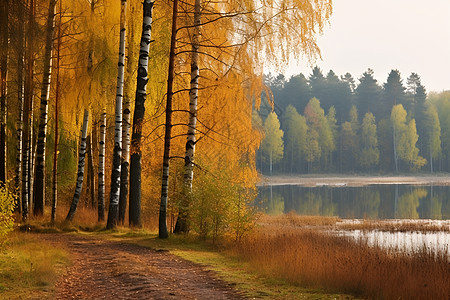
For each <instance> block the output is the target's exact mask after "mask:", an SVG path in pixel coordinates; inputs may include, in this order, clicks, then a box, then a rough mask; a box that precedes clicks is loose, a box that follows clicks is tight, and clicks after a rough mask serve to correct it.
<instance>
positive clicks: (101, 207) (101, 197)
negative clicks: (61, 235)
mask: <svg viewBox="0 0 450 300" xmlns="http://www.w3.org/2000/svg"><path fill="white" fill-rule="evenodd" d="M105 139H106V112H105V111H103V113H102V115H101V117H100V139H99V146H98V150H99V151H98V152H99V155H98V221H99V222H101V221H104V220H105Z"/></svg>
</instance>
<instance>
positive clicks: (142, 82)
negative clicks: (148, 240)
mask: <svg viewBox="0 0 450 300" xmlns="http://www.w3.org/2000/svg"><path fill="white" fill-rule="evenodd" d="M153 4H154V2H152V1H150V0H145V1H144V3H143V6H144V9H143V11H144V17H143V22H142V35H141V44H140V50H139V63H138V72H137V74H138V75H137V86H136V98H135V105H134V114H133V131H132V136H131V161H130V207H129V224H130V226H141V156H142V152H141V138H142V123H143V120H144V115H145V100H146V98H147V82H148V73H147V71H148V51H149V47H150V39H151V33H152V13H153Z"/></svg>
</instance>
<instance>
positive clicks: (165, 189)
mask: <svg viewBox="0 0 450 300" xmlns="http://www.w3.org/2000/svg"><path fill="white" fill-rule="evenodd" d="M177 16H178V0H174V1H173V15H172V36H171V38H170V53H169V71H168V77H167V103H166V130H165V134H164V157H163V170H162V184H161V204H160V207H159V238H161V239H164V238H168V237H169V232H168V231H167V198H168V195H169V167H170V139H171V132H172V98H173V76H174V62H175V47H176V34H177Z"/></svg>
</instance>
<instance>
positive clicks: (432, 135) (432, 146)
mask: <svg viewBox="0 0 450 300" xmlns="http://www.w3.org/2000/svg"><path fill="white" fill-rule="evenodd" d="M424 127H425V128H424V129H425V132H424V133H425V134H424V135H425V136H424V138H423V140H424V141H425V143H424V146H425V147H426V148H427V149H425V151H424V153H428V159H429V164H430V172H431V173H433V171H434V169H433V162H434V161H435V159H436V158H437V157H438V156H439V154H441V150H442V149H441V125H440V122H439V117H438V113H437V110H436V108H435V107H434V105H428V107H427V110H426V111H425V120H424Z"/></svg>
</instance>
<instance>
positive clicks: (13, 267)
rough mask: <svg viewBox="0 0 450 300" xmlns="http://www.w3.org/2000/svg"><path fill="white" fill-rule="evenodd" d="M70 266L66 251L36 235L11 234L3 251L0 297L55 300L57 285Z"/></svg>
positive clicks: (0, 265)
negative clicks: (57, 281)
mask: <svg viewBox="0 0 450 300" xmlns="http://www.w3.org/2000/svg"><path fill="white" fill-rule="evenodd" d="M68 264H69V259H68V254H67V253H66V251H65V250H63V249H60V248H56V247H55V246H52V245H49V244H48V243H45V242H42V241H41V240H40V239H39V236H36V235H30V234H26V233H19V232H13V233H11V234H10V235H9V239H8V241H7V242H6V244H5V245H4V247H3V248H2V249H1V251H0V298H1V299H53V298H54V294H53V293H54V283H55V281H56V279H57V278H58V275H59V274H60V273H61V272H62V270H63V267H64V266H66V265H68Z"/></svg>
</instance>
